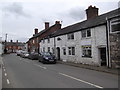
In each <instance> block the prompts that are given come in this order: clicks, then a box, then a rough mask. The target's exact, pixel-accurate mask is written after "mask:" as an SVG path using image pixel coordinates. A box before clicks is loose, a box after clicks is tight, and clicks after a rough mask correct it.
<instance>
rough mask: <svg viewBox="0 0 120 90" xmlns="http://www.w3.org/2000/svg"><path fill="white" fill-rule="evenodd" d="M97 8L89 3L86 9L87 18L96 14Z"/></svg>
mask: <svg viewBox="0 0 120 90" xmlns="http://www.w3.org/2000/svg"><path fill="white" fill-rule="evenodd" d="M98 10H99V9H98V8H96V7H95V6H94V7H93V6H92V5H90V6H89V7H88V9H86V14H87V20H88V19H91V18H94V17H96V16H98Z"/></svg>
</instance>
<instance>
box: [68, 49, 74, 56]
mask: <svg viewBox="0 0 120 90" xmlns="http://www.w3.org/2000/svg"><path fill="white" fill-rule="evenodd" d="M68 54H69V55H75V47H68Z"/></svg>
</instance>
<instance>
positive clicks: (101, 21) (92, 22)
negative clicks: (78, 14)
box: [52, 8, 120, 37]
mask: <svg viewBox="0 0 120 90" xmlns="http://www.w3.org/2000/svg"><path fill="white" fill-rule="evenodd" d="M118 13H120V8H118V9H116V10H113V11H110V12H108V13H105V14H102V15H99V16H97V17H95V18H92V19H88V20H85V21H82V22H79V23H76V24H73V25H70V26H67V27H65V28H62V29H60V30H57V32H55V33H53V35H52V36H53V37H55V36H60V35H64V34H67V33H72V32H77V31H81V30H84V29H87V28H92V27H95V26H99V25H105V24H106V18H109V17H112V16H115V15H117V14H118Z"/></svg>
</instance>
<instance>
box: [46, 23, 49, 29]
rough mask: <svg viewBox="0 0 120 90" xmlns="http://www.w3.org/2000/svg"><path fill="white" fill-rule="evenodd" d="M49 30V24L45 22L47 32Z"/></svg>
mask: <svg viewBox="0 0 120 90" xmlns="http://www.w3.org/2000/svg"><path fill="white" fill-rule="evenodd" d="M48 28H49V22H45V30H46V29H48Z"/></svg>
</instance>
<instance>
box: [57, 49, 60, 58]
mask: <svg viewBox="0 0 120 90" xmlns="http://www.w3.org/2000/svg"><path fill="white" fill-rule="evenodd" d="M57 59H58V60H60V48H59V47H57Z"/></svg>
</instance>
